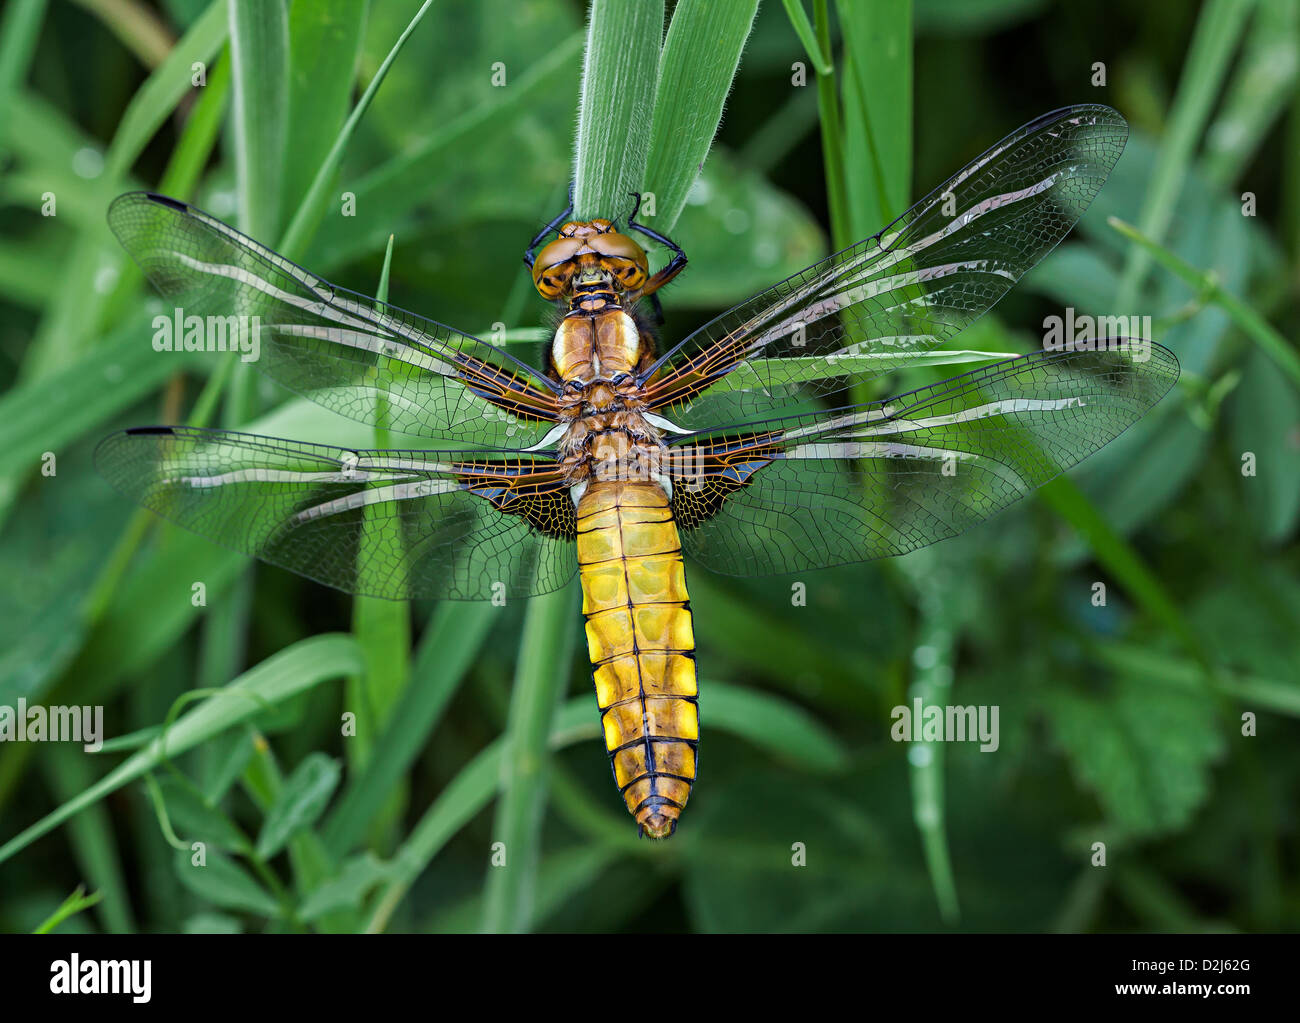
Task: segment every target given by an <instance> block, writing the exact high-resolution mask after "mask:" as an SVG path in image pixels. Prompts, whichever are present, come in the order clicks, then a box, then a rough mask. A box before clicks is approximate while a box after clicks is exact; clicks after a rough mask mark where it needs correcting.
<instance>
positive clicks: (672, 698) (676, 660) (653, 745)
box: [578, 481, 700, 838]
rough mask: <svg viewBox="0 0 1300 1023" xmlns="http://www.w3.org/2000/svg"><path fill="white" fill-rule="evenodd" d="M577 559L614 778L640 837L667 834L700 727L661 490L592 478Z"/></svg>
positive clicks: (691, 644)
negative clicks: (637, 827) (635, 823)
mask: <svg viewBox="0 0 1300 1023" xmlns="http://www.w3.org/2000/svg"><path fill="white" fill-rule="evenodd" d="M578 564H579V568H580V572H581V576H582V592H583V605H582V612H583V615H584V616H585V618H586V620H587V646H588V649H589V651H590V655H591V663H592V671H593V675H594V678H595V682H596V698H597V702H598V703H599V706H600V710H601V723H602V725H603V728H604V733H605V748H606V749H607V750H608V751H609V755H610V760H611V763H612V766H613V769H614V778H615V781H616V782H617V783H618V786H619V790H620V791H621V792H622V794H623V799H624V801H625V802H626V803H627V808H628V810H629V811H630V812H631V813H632V815H633V816H634V817H635V818H636V820H637V824H638V825H639V826H640V829H641V831H642V833H643V834H646V835H649V836H650V837H651V838H667V837H668V836H669V835H671V834H672V833H673V830H674V829H675V828H676V826H677V818H678V817H679V816H680V814H681V811H682V808H683V807H684V806H685V805H686V800H687V798H688V797H689V796H690V793H691V784H692V783H693V782H694V780H695V752H696V744H697V741H698V739H699V731H700V728H699V714H698V711H697V707H696V695H697V689H696V679H695V657H694V650H695V636H694V633H693V630H692V627H691V611H690V607H689V606H688V605H687V601H688V599H689V598H688V596H687V593H686V577H685V572H684V569H683V565H682V554H681V541H680V540H679V539H678V536H677V527H676V525H675V524H674V522H673V517H672V512H671V510H670V508H669V505H668V497H667V495H666V494H665V493H664V491H663V489H662V488H660V487H659V485H658V484H656V483H651V482H644V481H642V482H626V481H617V482H600V481H593V482H592V483H591V484H590V485H589V486H588V488H587V490H586V492H585V493H584V494H583V496H582V499H581V500H580V501H579V503H578Z"/></svg>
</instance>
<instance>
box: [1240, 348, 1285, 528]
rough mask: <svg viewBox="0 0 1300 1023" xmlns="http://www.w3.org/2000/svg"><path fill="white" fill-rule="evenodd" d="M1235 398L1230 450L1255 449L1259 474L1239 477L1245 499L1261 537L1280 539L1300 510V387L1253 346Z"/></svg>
mask: <svg viewBox="0 0 1300 1023" xmlns="http://www.w3.org/2000/svg"><path fill="white" fill-rule="evenodd" d="M1231 401H1232V404H1231V413H1230V419H1229V425H1230V427H1231V431H1232V434H1231V435H1232V445H1231V450H1232V451H1233V452H1234V454H1235V455H1236V457H1237V458H1238V459H1240V458H1241V457H1242V456H1243V455H1244V454H1245V453H1246V452H1251V453H1253V454H1254V455H1255V475H1254V476H1245V475H1243V476H1242V478H1241V490H1242V493H1243V496H1244V502H1243V503H1244V504H1245V506H1246V509H1247V511H1248V512H1249V514H1250V518H1251V520H1252V522H1253V523H1254V526H1255V529H1256V530H1257V531H1258V532H1259V533H1260V535H1261V538H1262V539H1264V540H1266V541H1269V542H1273V543H1277V542H1280V541H1282V540H1285V539H1286V537H1287V536H1289V535H1290V534H1291V532H1292V530H1293V529H1294V528H1295V525H1296V517H1297V514H1300V393H1297V391H1296V388H1295V387H1293V386H1292V385H1290V384H1288V383H1287V381H1286V380H1285V379H1283V377H1282V376H1281V375H1280V374H1279V373H1278V372H1277V369H1276V367H1274V365H1273V364H1272V362H1271V361H1270V360H1269V359H1268V358H1267V357H1266V356H1265V355H1264V353H1263V352H1261V351H1254V352H1251V353H1250V356H1249V357H1248V358H1247V359H1246V370H1245V373H1244V375H1243V376H1242V378H1241V384H1240V385H1239V386H1238V387H1237V390H1236V391H1235V392H1234V394H1233V396H1232V399H1231Z"/></svg>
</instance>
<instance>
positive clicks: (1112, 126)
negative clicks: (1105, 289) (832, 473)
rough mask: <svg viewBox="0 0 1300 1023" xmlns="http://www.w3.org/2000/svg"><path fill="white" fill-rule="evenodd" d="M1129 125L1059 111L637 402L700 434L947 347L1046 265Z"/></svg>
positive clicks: (714, 333) (750, 307)
mask: <svg viewBox="0 0 1300 1023" xmlns="http://www.w3.org/2000/svg"><path fill="white" fill-rule="evenodd" d="M1127 137H1128V125H1127V124H1126V123H1125V121H1124V119H1123V118H1122V117H1121V116H1120V115H1119V114H1118V113H1116V112H1115V111H1114V110H1112V109H1110V108H1109V107H1106V106H1099V105H1089V106H1075V107H1067V108H1065V109H1063V110H1057V111H1055V112H1053V113H1050V114H1046V115H1044V116H1043V117H1040V118H1038V119H1037V120H1035V121H1033V122H1031V123H1030V124H1027V125H1025V126H1024V127H1023V128H1021V129H1020V130H1019V131H1016V132H1014V133H1013V134H1011V135H1009V136H1007V138H1005V139H1003V140H1002V141H1001V142H999V143H998V144H997V145H995V146H994V147H993V148H992V149H990V150H988V152H986V153H984V154H983V155H982V156H980V157H979V158H978V159H976V160H975V161H973V162H972V163H971V164H969V165H968V166H967V167H965V168H963V169H962V170H961V171H959V172H958V173H957V174H956V175H954V176H953V177H952V178H950V179H949V180H948V181H947V182H945V183H944V184H943V185H941V186H940V187H939V188H937V189H935V190H934V191H933V192H931V193H930V194H929V195H928V196H926V197H925V198H924V199H922V200H921V201H920V202H918V203H917V204H916V205H915V206H913V207H912V208H911V209H910V210H908V211H907V212H906V213H904V214H903V215H902V216H901V217H899V218H898V219H897V220H896V221H894V223H892V224H891V225H890V226H889V227H887V228H885V230H884V231H882V232H881V233H880V234H878V235H876V236H875V237H874V238H868V239H867V240H866V241H863V242H859V243H858V244H857V245H854V246H853V247H852V248H848V249H845V250H843V251H842V252H838V253H836V254H835V255H833V256H830V257H829V258H827V259H825V260H823V261H822V262H820V263H817V264H815V265H813V266H811V267H809V268H808V269H807V270H804V271H802V272H801V273H798V274H796V275H795V276H793V277H791V278H789V279H788V280H785V281H782V282H781V283H780V284H777V285H776V286H775V287H773V288H770V289H769V290H768V291H765V292H763V293H762V294H760V295H757V296H755V297H754V298H751V299H749V300H748V301H746V302H744V303H742V304H741V305H739V306H736V307H735V308H734V309H732V310H730V311H729V312H726V313H724V314H723V315H722V316H720V317H718V318H717V319H715V320H713V321H712V322H710V323H708V324H706V325H705V326H704V327H702V328H701V329H700V330H698V331H696V332H695V333H694V334H692V335H691V336H690V337H688V338H686V340H684V341H683V342H681V344H679V345H677V346H676V347H675V348H673V349H671V350H670V351H669V352H667V353H666V354H665V355H664V356H663V357H662V358H661V359H659V360H658V362H656V363H655V365H654V366H652V367H651V369H650V370H649V371H647V373H646V374H645V380H646V383H645V398H646V401H647V402H648V404H649V405H650V407H651V408H652V409H659V410H661V414H663V415H666V416H667V417H668V418H669V419H670V420H672V421H673V422H674V423H676V424H678V425H680V426H682V427H684V428H688V429H697V430H698V429H706V428H708V427H712V426H717V425H720V424H722V423H725V422H734V421H737V420H739V419H751V418H758V417H762V416H769V415H773V414H775V413H777V412H779V410H780V409H781V406H782V405H783V404H786V403H789V402H791V401H798V400H801V399H810V398H814V397H818V396H821V395H826V394H830V393H832V392H837V391H842V390H844V389H845V388H846V387H848V386H849V385H850V384H852V383H855V382H858V381H864V380H869V379H871V378H872V377H874V376H876V375H877V374H879V373H881V372H884V371H885V370H888V369H891V368H894V367H897V366H900V365H906V363H907V361H908V357H909V356H914V355H915V354H916V353H919V352H924V351H926V350H928V349H930V348H933V347H934V346H936V345H939V344H942V343H943V342H945V341H947V340H949V339H950V338H952V337H954V336H955V335H956V334H957V333H958V332H960V331H961V330H963V329H964V328H965V327H967V326H968V325H969V324H970V323H972V322H973V321H974V320H975V319H977V318H978V317H979V316H981V315H982V314H983V313H985V312H986V311H988V310H989V309H990V308H992V307H993V306H994V305H995V304H996V303H997V301H998V300H999V299H1000V298H1001V297H1002V296H1003V295H1005V294H1006V293H1007V291H1009V290H1010V289H1011V287H1012V286H1013V285H1014V284H1015V283H1016V282H1017V281H1018V280H1019V279H1020V278H1021V277H1022V276H1023V275H1024V274H1025V273H1026V272H1027V271H1028V270H1029V269H1030V268H1031V267H1033V266H1034V265H1035V264H1036V263H1038V261H1039V260H1041V259H1042V258H1043V257H1044V256H1045V255H1047V253H1049V252H1050V251H1051V250H1052V249H1053V248H1054V247H1055V246H1056V244H1057V243H1058V242H1060V240H1061V239H1062V238H1064V237H1065V235H1066V234H1068V233H1069V231H1070V229H1071V228H1072V227H1073V226H1074V224H1075V223H1076V222H1077V221H1078V219H1079V218H1080V217H1081V216H1082V215H1083V213H1084V211H1085V210H1087V208H1088V206H1089V204H1090V203H1091V202H1092V200H1093V198H1094V197H1095V196H1096V194H1097V192H1098V191H1099V190H1100V189H1101V186H1102V184H1103V183H1104V182H1105V180H1106V177H1107V175H1108V174H1109V173H1110V171H1111V168H1112V167H1113V166H1114V165H1115V162H1116V160H1118V159H1119V155H1120V153H1121V152H1122V151H1123V149H1124V143H1125V140H1126V139H1127Z"/></svg>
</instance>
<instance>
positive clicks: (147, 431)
mask: <svg viewBox="0 0 1300 1023" xmlns="http://www.w3.org/2000/svg"><path fill="white" fill-rule="evenodd" d="M122 432H123V433H124V434H126V436H128V437H150V436H163V437H174V436H175V435H176V430H175V428H174V427H171V426H131V427H128V428H127V429H125V430H123V431H122Z"/></svg>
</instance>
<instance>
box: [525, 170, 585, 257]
mask: <svg viewBox="0 0 1300 1023" xmlns="http://www.w3.org/2000/svg"><path fill="white" fill-rule="evenodd" d="M572 215H573V182H569V205H568V206H566V207H564V212H563V213H561V214H560V215H559V216H558V217H556V218H555V219H554V220H552V221H551V222H550V223H549V224H547V225H546V226H545V227H544V228H542V229H541V230H540V231H538V232H537V234H535V235H533V240H532V241H530V242H529V243H528V248H527V249H525V250H524V265H525V266H527V267H528V268H529V269H530V270H531V269H532V266H533V260H535V259H536V258H537V247H538V246H539V245H541V244H542V241H543V240H544V239H545V238H546V236H547V235H548V234H550V233H551V232H552V231H556V230H559V227H560V225H561V224H563V223H564V222H565V221H566V220H567V219H568V218H569V217H570V216H572Z"/></svg>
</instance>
